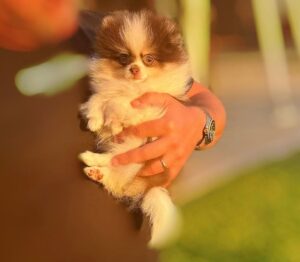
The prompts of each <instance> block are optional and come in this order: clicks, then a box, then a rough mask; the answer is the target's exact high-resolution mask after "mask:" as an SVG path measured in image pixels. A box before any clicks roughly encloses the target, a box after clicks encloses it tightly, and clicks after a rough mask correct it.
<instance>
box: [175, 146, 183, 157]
mask: <svg viewBox="0 0 300 262" xmlns="http://www.w3.org/2000/svg"><path fill="white" fill-rule="evenodd" d="M183 155H184V148H182V147H180V146H179V147H177V148H176V156H177V157H182V156H183Z"/></svg>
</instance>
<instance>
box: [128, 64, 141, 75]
mask: <svg viewBox="0 0 300 262" xmlns="http://www.w3.org/2000/svg"><path fill="white" fill-rule="evenodd" d="M129 70H130V72H131V73H132V74H133V75H136V74H138V73H139V72H140V69H139V67H138V66H137V65H132V66H131V67H130V69H129Z"/></svg>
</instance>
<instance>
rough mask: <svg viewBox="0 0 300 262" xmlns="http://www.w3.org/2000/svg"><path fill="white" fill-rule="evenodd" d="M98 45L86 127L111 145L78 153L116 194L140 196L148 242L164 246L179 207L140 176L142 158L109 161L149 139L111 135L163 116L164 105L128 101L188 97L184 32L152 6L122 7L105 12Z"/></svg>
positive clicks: (86, 106) (91, 173) (151, 181)
mask: <svg viewBox="0 0 300 262" xmlns="http://www.w3.org/2000/svg"><path fill="white" fill-rule="evenodd" d="M95 50H96V53H95V56H94V57H93V59H92V60H91V66H90V77H91V80H92V81H91V84H92V89H93V91H94V93H93V95H92V96H91V97H90V99H89V100H88V101H87V102H86V103H85V104H83V105H82V106H81V112H82V113H83V115H84V116H85V117H86V118H87V120H88V122H87V126H88V128H89V129H90V130H91V131H93V132H95V133H96V134H97V137H98V139H99V140H100V143H101V141H106V143H108V145H109V150H108V151H106V152H105V153H101V154H99V153H93V152H90V151H86V152H84V153H82V154H80V159H81V160H82V161H83V162H84V163H85V164H86V165H87V166H88V167H86V168H85V169H84V171H85V173H86V174H87V175H88V176H89V177H90V178H91V179H93V180H95V181H98V182H99V183H101V184H103V185H104V187H105V188H106V189H107V191H109V192H110V193H111V194H112V195H113V196H114V197H116V198H124V197H126V198H128V197H129V198H130V199H132V200H133V201H135V202H138V201H140V200H141V203H142V204H141V209H142V211H143V212H144V214H146V215H147V216H148V217H149V218H150V221H151V223H152V231H151V232H152V238H151V240H150V245H151V246H154V247H160V246H162V245H164V244H165V243H166V242H167V240H168V239H169V238H170V236H171V235H172V233H174V232H173V231H174V230H175V228H176V226H175V225H176V223H177V222H178V221H177V220H178V219H177V218H178V216H177V211H176V207H175V206H174V204H173V203H172V201H171V199H170V197H169V194H168V192H167V190H166V189H165V188H163V187H159V186H157V181H155V179H151V178H146V177H140V176H137V173H138V172H139V170H140V169H141V168H142V167H143V165H144V163H133V164H128V165H120V166H113V165H112V164H111V159H112V157H113V156H115V155H118V154H121V153H124V152H127V151H129V150H131V149H133V148H137V147H139V146H141V145H144V144H145V143H146V142H147V141H146V140H145V139H141V138H138V137H134V136H131V137H127V138H125V141H124V142H123V143H121V144H119V143H115V142H114V141H113V137H114V136H115V135H116V134H118V133H119V132H121V131H122V130H123V129H124V128H126V127H129V126H135V125H138V124H140V123H143V122H146V121H149V120H153V119H158V118H160V117H162V116H163V114H164V108H160V107H154V106H149V107H146V108H143V109H135V108H133V107H132V106H131V104H130V102H131V101H132V100H134V99H135V98H137V97H140V96H141V95H143V94H145V93H148V92H159V93H168V94H169V95H171V96H173V97H175V98H177V99H184V94H185V91H186V86H187V83H188V81H189V80H190V69H189V63H188V58H187V54H186V52H185V49H184V47H183V41H182V37H181V35H180V33H179V31H178V28H177V27H176V25H175V23H174V22H173V21H171V20H170V19H167V18H165V17H160V16H158V15H155V14H153V13H152V12H150V11H140V12H134V13H133V12H128V11H118V12H113V13H111V14H109V15H107V16H106V17H104V19H103V20H102V22H101V24H100V25H99V26H98V28H97V36H96V43H95ZM149 55H150V57H149ZM153 58H154V60H153ZM146 59H148V60H146ZM149 59H150V60H149ZM149 62H150V63H149ZM162 177H163V176H162ZM160 183H161V181H160Z"/></svg>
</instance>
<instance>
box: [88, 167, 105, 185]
mask: <svg viewBox="0 0 300 262" xmlns="http://www.w3.org/2000/svg"><path fill="white" fill-rule="evenodd" d="M84 173H85V174H86V175H87V176H88V177H89V178H90V179H92V180H94V181H97V182H100V181H101V179H102V178H103V175H102V174H101V171H100V169H99V168H96V167H86V168H84Z"/></svg>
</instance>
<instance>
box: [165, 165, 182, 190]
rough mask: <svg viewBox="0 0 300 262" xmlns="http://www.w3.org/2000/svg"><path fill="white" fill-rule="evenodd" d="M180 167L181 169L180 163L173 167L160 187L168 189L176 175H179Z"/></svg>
mask: <svg viewBox="0 0 300 262" xmlns="http://www.w3.org/2000/svg"><path fill="white" fill-rule="evenodd" d="M182 167H183V163H180V164H179V165H176V166H175V167H172V169H170V171H169V176H168V179H167V181H166V182H165V183H164V184H163V185H162V187H165V188H168V187H169V186H170V185H171V184H172V182H173V181H174V179H175V178H176V177H177V176H178V174H179V173H180V171H181V169H182Z"/></svg>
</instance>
